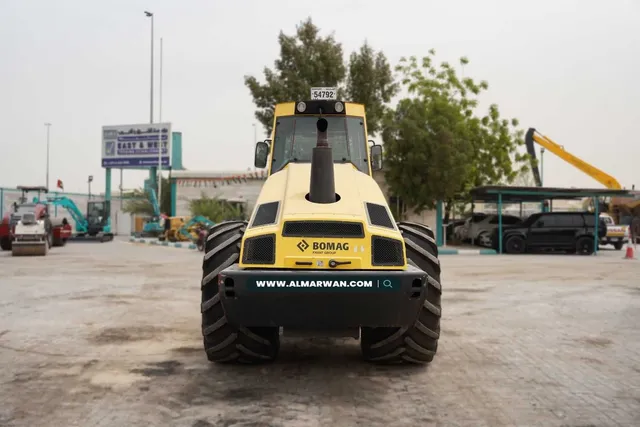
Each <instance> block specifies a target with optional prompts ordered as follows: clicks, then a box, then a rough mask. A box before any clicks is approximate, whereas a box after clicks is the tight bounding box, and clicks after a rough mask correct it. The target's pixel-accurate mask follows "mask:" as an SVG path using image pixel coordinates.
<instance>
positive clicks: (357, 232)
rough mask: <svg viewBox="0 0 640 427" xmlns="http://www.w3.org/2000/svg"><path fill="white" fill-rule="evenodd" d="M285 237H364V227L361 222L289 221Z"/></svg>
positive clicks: (284, 232) (284, 230) (284, 231)
mask: <svg viewBox="0 0 640 427" xmlns="http://www.w3.org/2000/svg"><path fill="white" fill-rule="evenodd" d="M282 235H283V236H284V237H333V238H341V237H342V238H354V237H360V238H362V237H364V227H363V226H362V224H361V223H359V222H347V221H287V222H285V223H284V228H283V230H282Z"/></svg>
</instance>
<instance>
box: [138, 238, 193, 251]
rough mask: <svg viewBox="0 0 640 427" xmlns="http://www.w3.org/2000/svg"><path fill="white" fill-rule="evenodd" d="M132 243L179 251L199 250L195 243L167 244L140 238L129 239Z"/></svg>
mask: <svg viewBox="0 0 640 427" xmlns="http://www.w3.org/2000/svg"><path fill="white" fill-rule="evenodd" d="M129 242H130V243H144V244H147V245H154V246H166V247H170V248H179V249H191V250H197V249H198V247H197V246H196V245H194V244H193V243H190V242H167V241H166V240H165V241H164V242H161V241H159V240H156V239H140V238H135V237H131V238H130V239H129Z"/></svg>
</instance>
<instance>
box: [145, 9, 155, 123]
mask: <svg viewBox="0 0 640 427" xmlns="http://www.w3.org/2000/svg"><path fill="white" fill-rule="evenodd" d="M144 14H145V15H147V17H149V18H151V91H150V98H151V101H150V105H149V123H153V13H151V12H147V11H146V10H145V11H144Z"/></svg>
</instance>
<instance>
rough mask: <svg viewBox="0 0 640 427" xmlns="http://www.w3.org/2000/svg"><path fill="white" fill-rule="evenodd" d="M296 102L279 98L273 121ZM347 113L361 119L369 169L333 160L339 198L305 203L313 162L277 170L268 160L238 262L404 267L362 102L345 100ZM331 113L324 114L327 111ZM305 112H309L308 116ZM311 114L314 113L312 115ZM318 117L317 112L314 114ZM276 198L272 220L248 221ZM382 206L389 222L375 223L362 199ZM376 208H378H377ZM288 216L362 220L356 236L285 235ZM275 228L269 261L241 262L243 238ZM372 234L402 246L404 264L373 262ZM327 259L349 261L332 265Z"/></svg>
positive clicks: (267, 266) (348, 267) (350, 267)
mask: <svg viewBox="0 0 640 427" xmlns="http://www.w3.org/2000/svg"><path fill="white" fill-rule="evenodd" d="M295 105H296V104H295V103H294V102H290V103H284V104H278V105H276V107H275V114H274V131H273V133H272V141H273V140H274V139H275V128H276V126H275V124H276V122H277V121H278V119H279V118H281V117H289V116H293V115H294V108H295ZM344 105H345V114H343V115H340V117H357V118H360V119H361V120H362V121H363V132H364V138H363V139H364V141H363V142H364V144H365V147H364V148H363V151H364V152H366V156H367V157H366V159H367V165H369V166H368V171H367V173H364V172H363V171H361V170H359V169H358V168H357V167H356V166H355V165H353V164H352V163H348V162H347V163H334V165H333V167H334V176H335V190H336V194H337V195H338V196H339V198H340V200H338V201H337V202H336V203H328V204H320V203H309V201H308V200H307V199H306V197H307V194H308V193H309V182H310V178H311V163H310V162H307V163H289V164H287V165H286V166H284V167H283V168H282V169H280V170H278V171H273V170H272V168H271V163H269V175H268V178H267V180H266V182H265V183H264V185H263V187H262V191H261V192H260V195H259V197H258V199H257V202H256V207H255V208H254V210H253V213H252V216H251V219H250V220H249V224H248V227H247V229H246V231H245V233H244V236H243V240H242V242H243V243H242V252H241V254H240V262H239V267H240V268H261V269H262V268H264V269H314V270H318V269H331V270H332V271H336V270H405V269H406V266H407V261H406V253H405V249H404V245H403V244H402V242H403V237H402V235H401V233H400V231H399V230H398V228H397V226H396V224H395V221H394V220H393V215H392V213H391V211H390V210H389V207H388V205H387V201H386V199H385V196H384V194H383V192H382V190H381V189H380V187H379V185H378V183H377V182H376V181H375V180H374V179H373V177H372V170H371V166H370V165H371V162H370V156H369V149H368V147H366V143H367V140H366V135H367V130H366V117H365V108H364V105H362V104H355V103H344ZM331 116H332V115H330V114H327V115H322V117H331ZM307 117H308V116H307ZM314 117H315V116H314ZM317 117H318V118H319V117H320V116H317ZM274 147H275V144H273V143H272V144H271V147H270V157H269V158H270V159H271V158H272V157H273V155H274ZM270 202H280V204H279V208H278V212H277V216H276V221H275V223H273V224H269V225H263V226H257V227H254V226H252V222H253V219H254V218H255V216H256V212H257V210H258V208H259V207H260V206H261V205H262V204H265V203H270ZM367 202H369V203H373V204H376V205H378V206H382V207H384V209H385V210H386V214H387V215H388V217H389V218H390V219H391V224H392V227H393V228H388V227H380V226H376V225H373V224H372V223H371V219H370V218H369V214H368V211H367V205H366V203H367ZM378 209H379V208H378ZM287 221H344V222H357V223H360V224H362V228H363V231H364V233H363V235H362V236H361V237H357V238H344V237H342V238H330V237H328V238H325V237H322V238H319V237H311V236H296V237H284V236H283V232H282V228H283V225H284V223H285V222H287ZM270 234H275V239H276V244H275V247H276V251H275V252H276V253H275V262H274V263H272V264H253V263H252V264H245V263H244V262H243V260H244V251H245V242H246V241H247V239H251V238H254V237H257V236H261V235H270ZM372 236H380V237H384V238H388V239H393V240H395V241H397V242H399V243H400V244H401V245H399V246H401V247H402V259H403V262H402V265H393V266H389V265H386V266H376V265H373V263H372ZM331 260H336V261H338V262H347V261H348V262H350V263H349V264H343V265H338V266H337V267H330V265H329V263H330V261H331Z"/></svg>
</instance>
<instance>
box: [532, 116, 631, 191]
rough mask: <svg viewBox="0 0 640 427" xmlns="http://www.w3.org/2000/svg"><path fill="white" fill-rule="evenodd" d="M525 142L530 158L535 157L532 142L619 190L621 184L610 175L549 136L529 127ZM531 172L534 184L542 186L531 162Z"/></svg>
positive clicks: (609, 186) (536, 169) (536, 170)
mask: <svg viewBox="0 0 640 427" xmlns="http://www.w3.org/2000/svg"><path fill="white" fill-rule="evenodd" d="M524 140H525V144H526V146H527V152H528V153H529V156H530V157H531V159H532V160H535V159H536V151H535V147H534V145H533V143H534V142H535V143H536V144H538V145H540V146H541V147H544V148H545V149H547V150H549V151H551V152H552V153H553V154H555V155H556V156H558V157H560V158H561V159H562V160H564V161H565V162H567V163H569V164H570V165H572V166H573V167H575V168H577V169H580V170H581V171H582V172H584V173H585V174H587V175H589V176H590V177H591V178H593V179H595V180H596V181H598V182H599V183H600V184H602V185H604V186H605V187H607V188H609V189H612V190H621V189H622V185H620V183H619V182H618V180H616V179H615V178H614V177H612V176H611V175H609V174H607V173H605V172H603V171H601V170H600V169H598V168H597V167H595V166H593V165H590V164H589V163H587V162H585V161H584V160H582V159H580V158H578V157H576V156H574V155H573V154H571V153H569V152H568V151H566V150H565V149H564V148H563V147H562V146H561V145H558V144H556V143H555V142H553V141H552V140H551V139H550V138H548V137H546V136H544V135H542V134H541V133H539V132H537V131H536V130H535V129H534V128H529V130H528V131H527V133H526V135H525V138H524ZM532 163H533V162H532ZM532 172H533V176H534V178H535V180H536V185H537V186H538V187H541V186H542V180H541V179H540V171H539V169H538V167H537V165H535V164H532Z"/></svg>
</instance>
